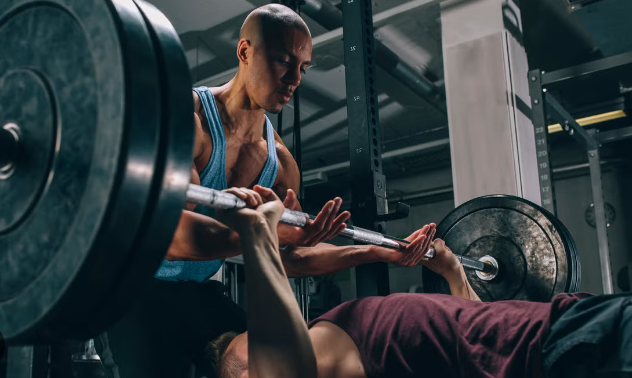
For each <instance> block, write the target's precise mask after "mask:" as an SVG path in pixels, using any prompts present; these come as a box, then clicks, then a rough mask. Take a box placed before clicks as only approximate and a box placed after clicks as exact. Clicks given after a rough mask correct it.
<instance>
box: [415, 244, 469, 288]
mask: <svg viewBox="0 0 632 378" xmlns="http://www.w3.org/2000/svg"><path fill="white" fill-rule="evenodd" d="M432 248H434V249H435V251H436V253H435V256H434V257H433V258H432V259H427V258H425V257H423V258H422V259H421V263H422V264H423V265H424V266H425V267H426V268H428V269H430V270H432V271H433V272H435V273H437V274H440V275H442V276H443V277H445V278H446V279H447V278H448V277H452V276H458V275H459V274H460V272H461V270H462V269H463V266H462V265H461V263H460V262H459V260H458V259H457V258H456V256H455V255H454V253H452V250H451V249H450V248H448V247H447V246H446V245H445V242H444V241H443V240H441V239H435V240H434V241H433V242H432ZM424 254H425V252H424Z"/></svg>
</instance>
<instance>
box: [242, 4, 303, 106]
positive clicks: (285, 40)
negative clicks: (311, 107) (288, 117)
mask: <svg viewBox="0 0 632 378" xmlns="http://www.w3.org/2000/svg"><path fill="white" fill-rule="evenodd" d="M237 58H238V59H239V69H238V71H237V76H236V77H238V80H239V82H240V83H241V85H243V86H244V88H245V89H246V90H245V93H247V95H248V97H249V100H250V103H251V104H253V105H252V106H253V107H256V108H263V109H265V110H266V111H268V112H270V113H279V112H280V111H281V109H283V106H284V105H285V104H287V103H288V102H289V101H290V98H291V97H292V95H293V93H294V90H295V89H296V88H297V87H298V86H299V84H300V82H301V77H302V76H303V74H305V72H306V70H307V68H309V66H311V64H312V63H311V60H312V36H311V34H310V32H309V28H308V27H307V25H306V24H305V21H303V19H302V18H301V17H300V16H299V15H298V14H296V12H294V11H293V10H292V9H290V8H288V7H286V6H285V5H280V4H268V5H264V6H262V7H259V8H257V9H255V10H253V11H252V12H250V14H249V15H248V17H246V20H245V21H244V24H243V26H242V27H241V31H240V33H239V42H238V43H237Z"/></svg>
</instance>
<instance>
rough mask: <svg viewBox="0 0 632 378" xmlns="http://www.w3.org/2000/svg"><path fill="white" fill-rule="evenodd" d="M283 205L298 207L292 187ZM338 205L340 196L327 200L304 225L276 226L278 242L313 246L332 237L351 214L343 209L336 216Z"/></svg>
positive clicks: (292, 207) (345, 225) (343, 227)
mask: <svg viewBox="0 0 632 378" xmlns="http://www.w3.org/2000/svg"><path fill="white" fill-rule="evenodd" d="M283 205H284V206H285V207H286V208H288V209H291V210H298V209H299V203H298V200H297V198H296V193H294V191H293V190H292V189H288V191H287V197H286V198H285V201H283ZM340 205H342V198H339V197H337V198H335V199H334V200H333V201H329V202H327V203H326V204H325V206H323V209H322V210H321V211H320V212H319V213H318V215H317V216H316V218H315V219H313V220H310V221H309V223H307V225H305V227H294V226H290V225H286V224H280V225H279V227H278V232H279V241H280V243H281V244H288V245H292V246H294V247H313V246H315V245H316V244H318V243H322V242H325V241H327V240H331V239H333V238H334V237H336V236H337V235H338V234H339V233H341V232H342V230H344V229H345V228H346V227H347V224H346V223H345V222H346V221H347V220H348V219H349V217H350V216H351V214H350V213H349V212H348V211H343V212H342V213H341V214H340V215H338V216H336V214H338V211H339V210H340Z"/></svg>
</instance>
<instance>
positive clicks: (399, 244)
mask: <svg viewBox="0 0 632 378" xmlns="http://www.w3.org/2000/svg"><path fill="white" fill-rule="evenodd" d="M187 202H189V203H192V204H195V205H201V206H205V207H209V208H213V209H241V208H244V207H246V206H247V205H246V202H244V201H243V200H241V199H240V198H238V197H237V196H235V195H233V194H230V193H225V192H222V191H219V190H215V189H209V188H206V187H203V186H200V185H195V184H189V188H188V189H187ZM312 218H313V217H311V216H310V215H309V214H307V213H303V212H301V211H296V210H290V209H285V211H284V212H283V215H282V216H281V219H280V222H281V223H283V224H288V225H292V226H296V227H304V226H305V225H306V224H307V223H308V222H309V220H310V219H312ZM340 236H342V237H345V238H349V239H352V240H355V241H359V242H362V243H367V244H372V245H377V246H381V247H387V248H392V249H402V248H403V247H404V244H408V243H409V242H408V241H406V240H402V239H398V238H395V237H392V236H388V235H384V234H381V233H379V232H375V231H371V230H367V229H364V228H360V227H347V228H345V229H344V230H343V231H342V232H341V233H340ZM435 253H436V251H435V250H434V248H430V249H429V250H428V251H427V252H426V255H425V257H426V258H429V259H432V258H434V256H435ZM457 258H458V259H459V262H461V264H462V265H463V267H464V268H467V269H473V270H477V271H481V272H483V273H484V274H489V275H495V273H496V272H497V265H493V264H491V263H485V262H482V261H477V260H472V259H469V258H467V257H465V256H460V255H459V256H457Z"/></svg>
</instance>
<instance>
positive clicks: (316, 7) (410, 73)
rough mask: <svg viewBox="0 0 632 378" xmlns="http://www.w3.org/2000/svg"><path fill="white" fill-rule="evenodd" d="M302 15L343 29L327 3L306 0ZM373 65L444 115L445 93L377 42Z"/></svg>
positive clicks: (329, 27)
mask: <svg viewBox="0 0 632 378" xmlns="http://www.w3.org/2000/svg"><path fill="white" fill-rule="evenodd" d="M301 12H303V13H304V14H306V15H308V16H309V17H310V18H311V19H312V20H314V21H316V22H317V23H319V24H320V25H322V26H323V27H324V28H325V29H327V30H334V29H336V28H340V27H342V12H341V11H340V10H339V9H338V8H336V7H335V6H334V5H333V4H332V3H330V2H329V1H327V0H306V1H305V4H303V5H302V6H301ZM375 62H376V63H377V65H378V66H379V67H380V68H382V69H383V70H384V71H386V72H388V73H389V74H391V75H392V76H393V77H394V78H396V79H397V80H399V81H400V82H401V83H402V84H404V85H405V86H406V87H407V88H408V89H410V90H411V91H413V92H414V93H415V94H417V95H418V96H420V97H422V98H423V99H425V100H426V101H428V103H430V104H431V105H432V106H434V107H435V108H436V109H437V110H438V111H439V112H441V113H442V114H446V108H445V92H444V90H443V89H441V88H439V87H437V86H436V85H435V84H434V83H433V82H431V81H430V80H428V79H427V78H425V77H423V76H421V75H419V74H418V73H417V72H416V71H415V69H414V68H413V67H411V66H410V65H409V64H408V63H406V62H405V61H404V60H402V59H400V58H399V56H398V55H397V54H396V53H394V52H393V50H391V49H390V48H389V47H388V46H386V45H385V44H384V43H382V42H381V41H379V40H377V39H376V40H375Z"/></svg>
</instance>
